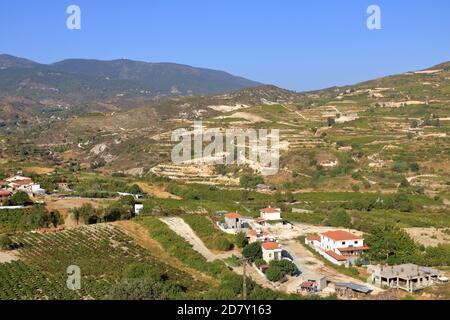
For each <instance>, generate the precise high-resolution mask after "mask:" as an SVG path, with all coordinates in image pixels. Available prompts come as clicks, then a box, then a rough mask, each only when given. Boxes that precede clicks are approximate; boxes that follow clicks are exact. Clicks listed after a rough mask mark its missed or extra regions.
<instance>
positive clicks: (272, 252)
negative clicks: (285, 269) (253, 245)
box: [261, 242, 283, 263]
mask: <svg viewBox="0 0 450 320" xmlns="http://www.w3.org/2000/svg"><path fill="white" fill-rule="evenodd" d="M261 248H262V257H263V259H264V260H265V261H266V262H267V263H270V261H272V260H281V252H282V251H283V250H282V249H281V246H280V245H279V244H278V243H277V242H264V243H263V244H261Z"/></svg>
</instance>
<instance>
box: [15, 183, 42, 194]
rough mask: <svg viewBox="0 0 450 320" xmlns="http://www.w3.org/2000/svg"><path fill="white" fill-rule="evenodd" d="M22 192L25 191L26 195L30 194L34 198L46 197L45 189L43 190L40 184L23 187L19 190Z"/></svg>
mask: <svg viewBox="0 0 450 320" xmlns="http://www.w3.org/2000/svg"><path fill="white" fill-rule="evenodd" d="M18 189H19V190H20V191H24V192H26V193H29V194H31V195H33V196H35V195H44V194H45V189H42V188H41V185H40V184H37V183H30V184H27V185H22V186H20V187H19V188H18Z"/></svg>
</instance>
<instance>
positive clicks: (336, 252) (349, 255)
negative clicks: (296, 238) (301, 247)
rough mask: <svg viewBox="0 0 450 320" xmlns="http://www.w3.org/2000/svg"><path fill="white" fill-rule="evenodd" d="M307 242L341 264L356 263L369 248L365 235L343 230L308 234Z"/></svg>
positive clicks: (328, 258) (335, 262)
mask: <svg viewBox="0 0 450 320" xmlns="http://www.w3.org/2000/svg"><path fill="white" fill-rule="evenodd" d="M305 243H306V244H308V245H310V246H311V247H312V248H314V249H315V250H316V251H317V252H319V253H320V254H321V255H322V256H324V257H325V258H326V259H327V260H329V261H331V262H333V263H334V264H339V265H343V264H354V262H355V260H356V258H358V256H360V255H361V253H363V252H366V251H367V250H369V247H368V246H366V245H364V238H363V237H361V236H357V235H355V234H353V233H350V232H347V231H342V230H336V231H328V232H324V233H321V234H320V235H319V236H314V235H308V236H307V237H306V239H305Z"/></svg>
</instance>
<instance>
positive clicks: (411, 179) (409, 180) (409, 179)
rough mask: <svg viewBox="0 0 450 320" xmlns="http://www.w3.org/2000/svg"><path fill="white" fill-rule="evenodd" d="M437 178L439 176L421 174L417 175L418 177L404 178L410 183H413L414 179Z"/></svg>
mask: <svg viewBox="0 0 450 320" xmlns="http://www.w3.org/2000/svg"><path fill="white" fill-rule="evenodd" d="M438 177H439V176H438V175H435V174H421V175H418V176H414V177H409V178H406V180H408V182H411V181H413V180H415V179H418V178H438Z"/></svg>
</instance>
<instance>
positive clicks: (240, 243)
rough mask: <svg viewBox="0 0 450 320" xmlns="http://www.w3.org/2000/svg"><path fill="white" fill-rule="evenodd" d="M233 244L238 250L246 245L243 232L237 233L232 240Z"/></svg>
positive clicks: (246, 241) (245, 237)
mask: <svg viewBox="0 0 450 320" xmlns="http://www.w3.org/2000/svg"><path fill="white" fill-rule="evenodd" d="M234 243H236V245H237V246H238V248H244V247H245V246H246V245H247V244H248V240H247V236H246V234H245V233H244V232H239V233H238V234H236V236H235V238H234Z"/></svg>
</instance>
